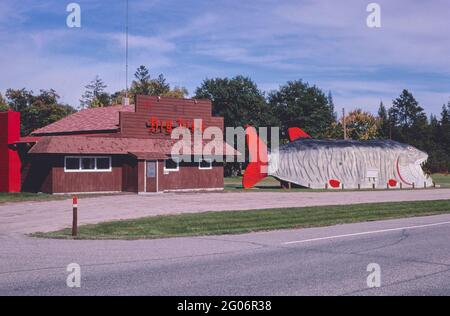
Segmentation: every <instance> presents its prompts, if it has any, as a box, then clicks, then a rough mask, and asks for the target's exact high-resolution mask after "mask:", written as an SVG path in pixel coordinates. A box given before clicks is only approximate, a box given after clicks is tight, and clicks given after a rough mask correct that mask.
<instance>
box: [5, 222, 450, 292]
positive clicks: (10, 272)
mask: <svg viewBox="0 0 450 316" xmlns="http://www.w3.org/2000/svg"><path fill="white" fill-rule="evenodd" d="M449 240H450V214H449V215H439V216H431V217H419V218H410V219H401V220H390V221H379V222H368V223H359V224H348V225H347V224H346V225H338V226H332V227H325V228H313V229H302V230H286V231H274V232H264V233H252V234H246V235H236V236H211V237H196V238H174V239H160V240H140V241H67V240H43V239H32V238H26V237H23V236H21V235H7V236H6V235H4V236H1V237H0V244H1V247H0V295H183V296H184V295H199V296H205V295H449V294H450V242H449ZM70 263H77V264H79V265H80V267H81V287H80V288H68V287H67V285H66V278H67V276H68V274H69V273H68V272H66V267H67V265H68V264H70ZM371 263H376V264H378V265H379V266H380V268H381V287H380V288H373V289H370V288H368V287H367V283H366V280H367V277H368V276H369V272H367V266H368V265H369V264H371Z"/></svg>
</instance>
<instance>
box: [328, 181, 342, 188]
mask: <svg viewBox="0 0 450 316" xmlns="http://www.w3.org/2000/svg"><path fill="white" fill-rule="evenodd" d="M328 182H329V183H330V185H331V187H332V188H339V187H340V186H341V182H339V181H338V180H334V179H331V180H330V181H328Z"/></svg>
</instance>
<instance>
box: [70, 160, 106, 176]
mask: <svg viewBox="0 0 450 316" xmlns="http://www.w3.org/2000/svg"><path fill="white" fill-rule="evenodd" d="M111 170H112V169H111V157H65V158H64V171H65V172H110V171H111Z"/></svg>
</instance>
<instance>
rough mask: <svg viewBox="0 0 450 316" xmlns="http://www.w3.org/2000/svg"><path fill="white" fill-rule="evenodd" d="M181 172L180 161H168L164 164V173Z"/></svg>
mask: <svg viewBox="0 0 450 316" xmlns="http://www.w3.org/2000/svg"><path fill="white" fill-rule="evenodd" d="M179 170H180V162H179V161H178V159H176V158H175V159H167V160H166V161H165V162H164V171H165V172H166V173H167V172H172V171H179Z"/></svg>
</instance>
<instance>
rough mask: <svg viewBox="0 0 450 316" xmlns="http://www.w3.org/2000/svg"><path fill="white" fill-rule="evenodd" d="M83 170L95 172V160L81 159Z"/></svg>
mask: <svg viewBox="0 0 450 316" xmlns="http://www.w3.org/2000/svg"><path fill="white" fill-rule="evenodd" d="M81 170H95V158H81Z"/></svg>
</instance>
